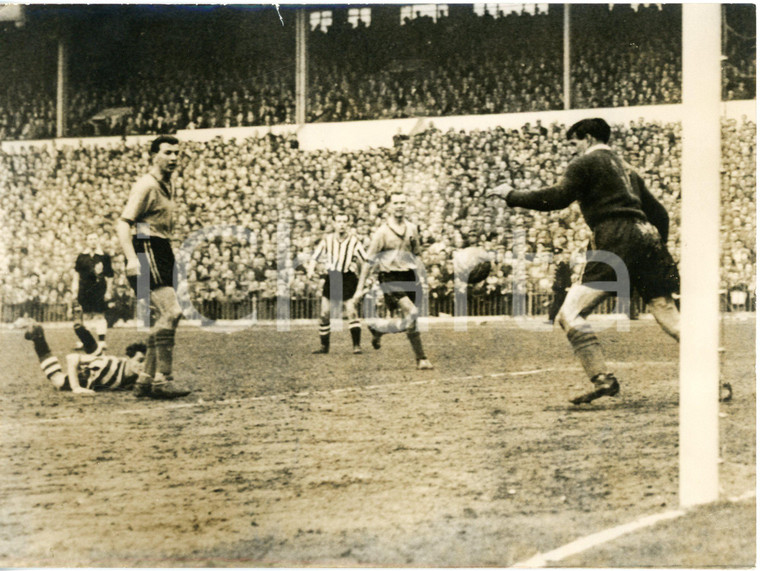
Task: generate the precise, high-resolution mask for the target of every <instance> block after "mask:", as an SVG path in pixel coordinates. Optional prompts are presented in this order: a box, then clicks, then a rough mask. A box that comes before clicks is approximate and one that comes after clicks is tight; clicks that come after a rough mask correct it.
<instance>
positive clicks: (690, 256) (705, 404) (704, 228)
mask: <svg viewBox="0 0 760 571" xmlns="http://www.w3.org/2000/svg"><path fill="white" fill-rule="evenodd" d="M682 9H683V26H682V28H683V42H682V50H683V60H682V61H683V68H682V69H683V106H684V113H683V138H682V144H683V160H682V166H681V262H680V272H681V347H680V350H681V353H680V399H679V413H680V415H679V418H680V420H679V497H680V503H681V506H683V507H688V506H693V505H698V504H703V503H707V502H711V501H715V500H717V499H718V460H719V458H718V452H719V441H718V408H719V406H718V395H719V387H718V385H719V375H720V371H719V360H718V344H719V326H720V306H719V294H718V289H719V280H720V268H719V264H720V168H721V167H720V163H721V155H720V144H721V141H720V112H721V6H720V4H683V8H682Z"/></svg>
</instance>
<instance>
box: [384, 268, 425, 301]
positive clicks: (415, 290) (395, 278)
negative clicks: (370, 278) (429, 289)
mask: <svg viewBox="0 0 760 571" xmlns="http://www.w3.org/2000/svg"><path fill="white" fill-rule="evenodd" d="M377 281H378V282H379V284H380V291H382V292H383V298H384V299H385V305H386V307H387V308H388V309H389V310H391V311H395V310H396V309H398V307H399V301H400V300H401V299H402V298H405V297H408V298H409V299H410V300H412V303H415V304H416V303H417V296H418V295H419V296H422V285H421V284H420V282H419V281H418V280H417V272H415V271H414V270H406V271H400V272H380V273H379V274H378V276H377Z"/></svg>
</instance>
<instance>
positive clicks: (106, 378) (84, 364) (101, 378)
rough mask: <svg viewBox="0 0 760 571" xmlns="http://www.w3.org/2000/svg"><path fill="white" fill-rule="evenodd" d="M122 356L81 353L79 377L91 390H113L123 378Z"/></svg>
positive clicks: (119, 384)
mask: <svg viewBox="0 0 760 571" xmlns="http://www.w3.org/2000/svg"><path fill="white" fill-rule="evenodd" d="M126 364H127V360H126V359H125V358H124V357H113V356H111V355H82V356H81V357H80V358H79V371H78V373H79V378H80V379H81V380H82V382H83V383H84V386H85V387H87V388H88V389H93V390H96V391H97V390H109V389H110V390H115V389H118V388H120V387H121V383H122V381H123V380H124V368H125V367H126Z"/></svg>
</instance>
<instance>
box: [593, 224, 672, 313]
mask: <svg viewBox="0 0 760 571" xmlns="http://www.w3.org/2000/svg"><path fill="white" fill-rule="evenodd" d="M593 248H594V249H595V250H597V251H600V252H611V253H613V254H615V255H616V256H617V257H618V258H620V259H621V260H623V262H624V263H625V266H626V268H627V269H628V276H629V279H630V280H631V291H633V289H634V288H635V289H636V290H637V291H638V292H639V295H641V297H642V299H643V300H644V302H649V301H651V300H652V299H654V298H656V297H663V296H668V295H671V294H674V293H677V292H678V291H680V286H681V281H680V277H679V275H678V266H676V263H675V262H674V261H673V257H672V256H671V255H670V252H668V249H667V247H666V246H665V244H663V242H662V238H660V233H659V232H658V231H657V229H656V228H655V227H654V226H653V225H652V224H650V223H649V222H644V221H641V220H638V219H636V218H629V217H619V218H610V219H608V220H605V221H604V222H601V223H600V224H598V225H597V226H596V227H595V228H594V241H593ZM621 279H622V276H620V275H618V274H617V273H616V271H615V269H614V268H613V267H612V266H610V265H608V264H605V263H603V262H599V261H596V262H595V261H590V262H588V264H587V265H586V268H585V269H584V271H583V279H582V280H581V281H582V283H583V284H585V285H589V286H591V287H594V285H593V284H591V283H590V282H603V281H611V282H616V281H620V280H621ZM603 289H607V288H606V287H603Z"/></svg>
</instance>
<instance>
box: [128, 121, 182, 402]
mask: <svg viewBox="0 0 760 571" xmlns="http://www.w3.org/2000/svg"><path fill="white" fill-rule="evenodd" d="M150 155H151V165H150V168H149V170H148V173H147V174H145V175H143V176H142V177H140V178H139V179H138V180H137V182H135V184H134V186H133V187H132V190H131V191H130V193H129V199H128V200H127V204H126V206H125V207H124V211H123V212H122V215H121V218H120V219H119V221H118V222H117V223H116V233H117V235H118V237H119V242H120V244H121V247H122V249H123V250H124V255H125V257H126V259H127V266H126V271H127V279H128V280H129V284H130V286H132V289H134V290H135V293H136V294H137V298H138V299H141V298H142V299H144V298H145V297H147V296H150V305H151V309H152V310H153V312H154V316H155V317H156V319H155V324H154V325H153V327H151V330H150V334H149V336H148V343H147V347H148V351H147V354H146V356H145V371H144V372H143V373H142V374H141V375H140V378H139V379H138V380H137V382H136V383H135V388H134V394H135V396H137V397H151V398H156V399H171V398H176V397H182V396H186V395H188V394H190V391H189V390H187V389H185V388H184V387H181V386H179V385H178V383H177V382H176V381H175V380H174V378H173V376H172V365H173V354H174V336H175V332H176V330H177V326H178V325H179V320H180V318H181V317H182V309H181V308H180V306H179V301H178V300H177V294H176V292H175V291H174V253H173V251H172V246H171V241H170V240H171V237H172V230H173V227H172V226H173V225H172V213H173V211H174V188H173V184H172V178H171V177H172V173H174V171H175V170H176V168H177V164H178V163H177V161H178V158H179V141H178V140H177V139H176V138H175V137H172V136H169V135H161V136H160V137H158V138H156V139H155V140H154V141H153V142H152V143H151V146H150Z"/></svg>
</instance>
